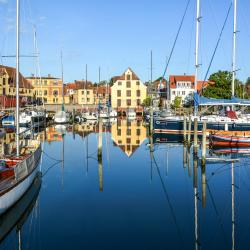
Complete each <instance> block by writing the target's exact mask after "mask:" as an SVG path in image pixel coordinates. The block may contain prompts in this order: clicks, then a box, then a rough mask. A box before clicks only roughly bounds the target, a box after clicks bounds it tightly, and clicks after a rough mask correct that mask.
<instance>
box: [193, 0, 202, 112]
mask: <svg viewBox="0 0 250 250" xmlns="http://www.w3.org/2000/svg"><path fill="white" fill-rule="evenodd" d="M200 19H201V17H200V0H196V37H195V82H194V91H195V93H197V82H198V70H199V32H200ZM196 113H197V106H196V105H194V114H195V115H196Z"/></svg>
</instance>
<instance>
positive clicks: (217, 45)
mask: <svg viewBox="0 0 250 250" xmlns="http://www.w3.org/2000/svg"><path fill="white" fill-rule="evenodd" d="M232 5H233V3H232V2H231V4H230V6H229V8H228V11H227V15H226V18H225V20H224V23H223V26H222V29H221V32H220V35H219V38H218V40H217V43H216V46H215V49H214V52H213V54H212V58H211V60H210V62H209V66H208V69H207V72H206V74H205V77H204V80H203V82H202V88H201V91H200V95H201V94H202V91H203V88H204V83H205V81H206V79H207V76H208V73H209V71H210V68H211V66H212V63H213V60H214V57H215V54H216V52H217V49H218V47H219V44H220V40H221V37H222V34H223V31H224V29H225V26H226V23H227V20H228V17H229V13H230V10H231V8H232Z"/></svg>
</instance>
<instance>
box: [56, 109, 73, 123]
mask: <svg viewBox="0 0 250 250" xmlns="http://www.w3.org/2000/svg"><path fill="white" fill-rule="evenodd" d="M54 121H55V123H57V124H65V123H69V121H70V117H69V114H68V113H66V112H65V111H58V112H57V113H56V114H55V120H54Z"/></svg>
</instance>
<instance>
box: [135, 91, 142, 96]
mask: <svg viewBox="0 0 250 250" xmlns="http://www.w3.org/2000/svg"><path fill="white" fill-rule="evenodd" d="M136 96H138V97H139V96H141V91H140V90H139V89H137V90H136Z"/></svg>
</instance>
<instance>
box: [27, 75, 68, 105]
mask: <svg viewBox="0 0 250 250" xmlns="http://www.w3.org/2000/svg"><path fill="white" fill-rule="evenodd" d="M26 79H27V80H28V81H29V82H30V83H31V85H32V86H33V87H34V96H35V97H36V98H37V99H40V100H43V102H44V103H45V104H62V101H63V95H62V90H63V86H62V80H61V79H60V78H56V77H52V76H51V75H48V76H47V77H39V78H38V77H35V76H34V75H32V76H31V77H27V78H26ZM67 100H68V98H67V97H65V100H64V101H65V103H67Z"/></svg>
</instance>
